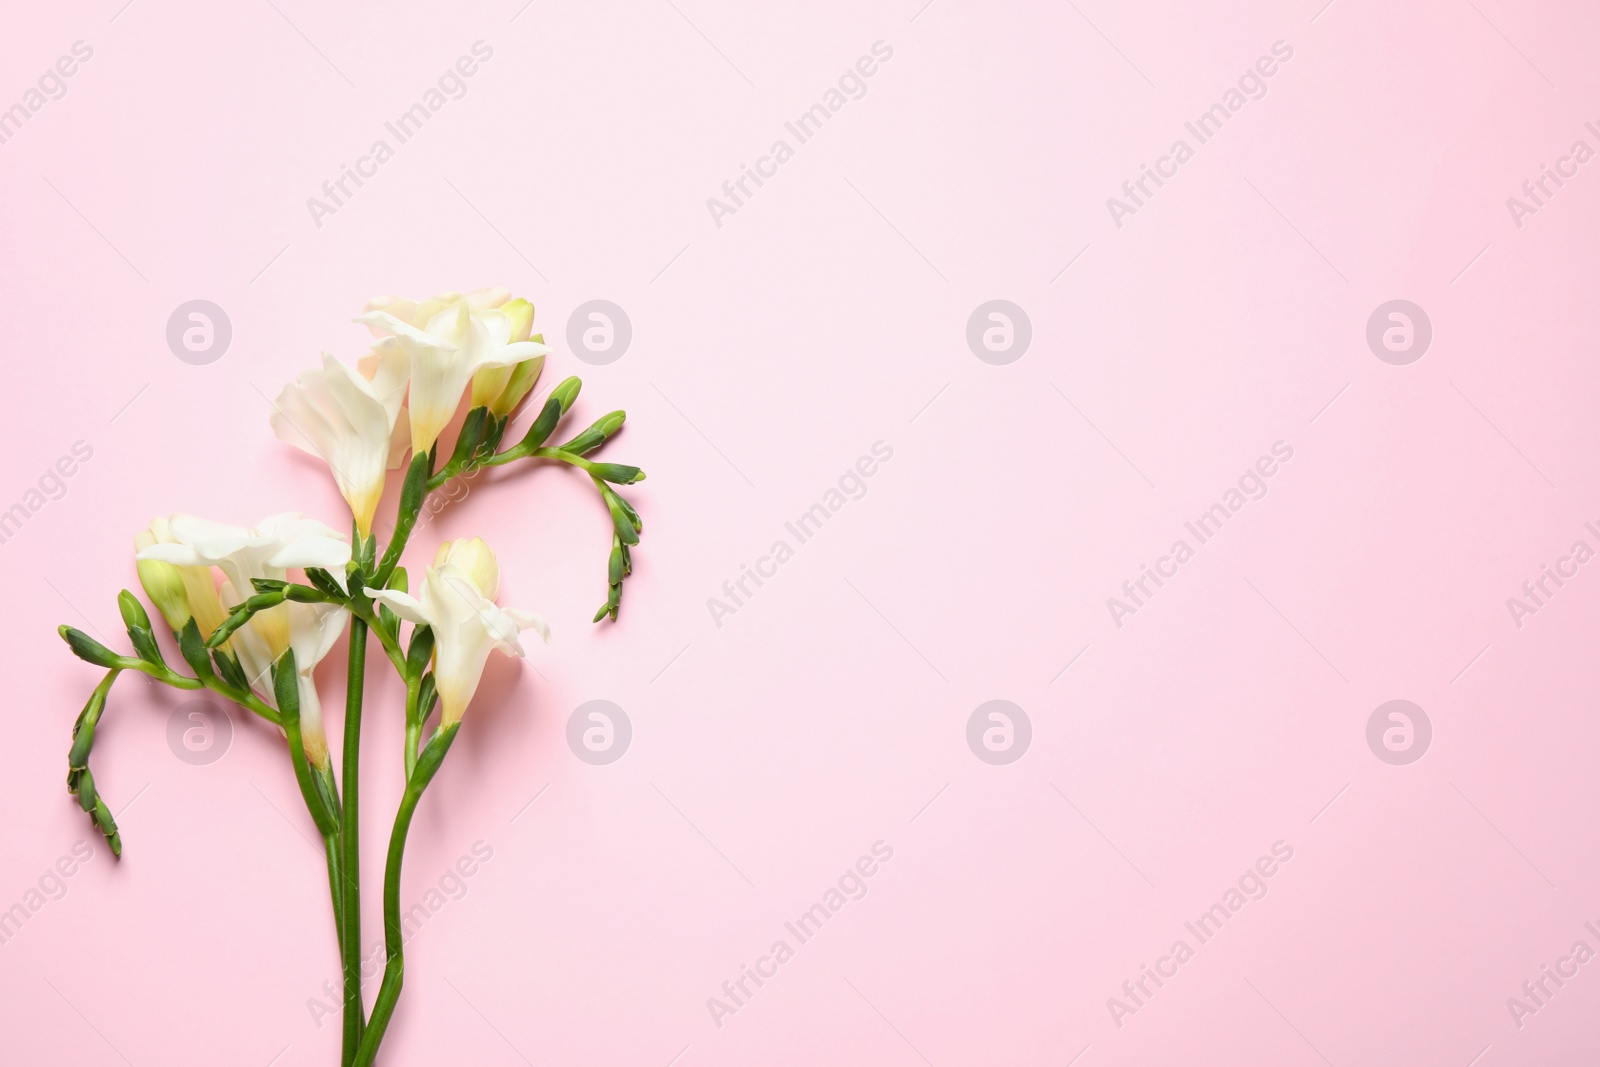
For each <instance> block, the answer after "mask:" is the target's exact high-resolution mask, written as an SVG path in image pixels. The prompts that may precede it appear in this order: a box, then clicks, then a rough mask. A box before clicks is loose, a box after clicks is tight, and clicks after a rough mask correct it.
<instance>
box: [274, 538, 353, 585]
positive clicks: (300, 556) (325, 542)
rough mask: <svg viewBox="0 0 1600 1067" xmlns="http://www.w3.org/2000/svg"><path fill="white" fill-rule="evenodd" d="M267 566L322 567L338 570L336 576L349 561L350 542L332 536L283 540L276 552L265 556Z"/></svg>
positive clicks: (285, 567)
mask: <svg viewBox="0 0 1600 1067" xmlns="http://www.w3.org/2000/svg"><path fill="white" fill-rule="evenodd" d="M266 562H267V566H269V567H278V568H281V569H284V570H287V569H289V568H290V567H323V568H326V569H327V570H329V571H338V572H340V573H339V574H335V575H334V577H335V578H337V577H339V576H340V574H342V573H343V571H344V565H345V564H346V563H349V562H350V544H349V542H347V541H344V540H341V539H336V538H332V537H316V536H312V537H300V538H296V539H295V540H292V541H285V542H283V544H282V547H280V548H279V549H278V550H277V551H276V552H274V553H273V554H272V555H270V556H268V557H267V561H266Z"/></svg>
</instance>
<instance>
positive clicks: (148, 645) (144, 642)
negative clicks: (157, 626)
mask: <svg viewBox="0 0 1600 1067" xmlns="http://www.w3.org/2000/svg"><path fill="white" fill-rule="evenodd" d="M128 640H130V641H132V642H133V650H134V651H135V652H137V653H139V658H140V659H142V660H144V661H145V662H146V663H153V664H155V665H156V666H157V667H165V666H166V665H167V661H166V660H164V659H162V658H161V646H160V645H158V644H156V635H155V634H153V633H151V632H150V631H149V630H148V629H147V628H145V627H143V626H130V627H128Z"/></svg>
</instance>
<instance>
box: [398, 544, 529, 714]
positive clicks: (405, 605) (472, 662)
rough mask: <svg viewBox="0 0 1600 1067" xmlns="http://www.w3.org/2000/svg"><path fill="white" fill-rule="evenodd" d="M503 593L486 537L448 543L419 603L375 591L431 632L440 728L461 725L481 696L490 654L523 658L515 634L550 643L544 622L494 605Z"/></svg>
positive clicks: (431, 569)
mask: <svg viewBox="0 0 1600 1067" xmlns="http://www.w3.org/2000/svg"><path fill="white" fill-rule="evenodd" d="M499 591H500V565H499V563H498V562H497V561H496V560H495V558H494V553H493V552H491V551H490V550H489V546H488V545H487V544H485V543H484V541H483V538H481V537H473V538H467V539H463V540H459V541H446V542H445V543H444V544H442V545H440V546H439V552H438V554H437V555H436V556H434V560H433V566H431V567H429V568H428V572H427V575H426V577H424V579H423V582H422V597H421V599H420V600H419V599H417V598H415V597H412V596H411V595H409V594H407V593H402V592H400V591H398V590H395V589H382V590H374V591H372V598H373V599H374V600H377V601H380V602H382V603H383V604H386V605H388V607H389V608H390V610H392V611H393V612H394V613H395V614H396V615H399V616H400V617H401V618H403V619H408V620H410V621H411V622H413V623H416V624H417V625H418V626H431V627H432V628H433V643H434V652H433V676H434V682H435V684H436V685H437V687H438V690H439V702H440V704H441V705H442V710H441V712H440V725H441V726H448V725H450V724H451V723H454V722H460V721H461V713H462V712H463V711H465V710H466V707H467V704H469V703H470V702H471V701H472V695H473V693H475V692H477V689H478V682H479V681H480V680H481V679H482V677H483V668H484V664H485V663H487V662H488V659H489V651H490V649H493V648H498V649H499V650H500V651H502V652H504V653H506V654H507V655H511V656H521V655H524V654H525V653H524V651H523V648H522V643H521V642H520V641H519V640H518V638H517V635H518V633H519V632H520V631H522V630H527V629H530V628H531V629H533V630H535V631H536V632H538V634H539V636H540V637H542V638H544V639H545V640H546V641H548V640H550V628H549V627H548V626H546V625H545V623H544V620H543V619H541V618H539V616H537V615H534V614H532V613H530V612H526V611H519V610H518V609H516V608H502V607H500V606H499V605H497V604H496V603H495V602H494V599H495V597H496V595H498V593H499Z"/></svg>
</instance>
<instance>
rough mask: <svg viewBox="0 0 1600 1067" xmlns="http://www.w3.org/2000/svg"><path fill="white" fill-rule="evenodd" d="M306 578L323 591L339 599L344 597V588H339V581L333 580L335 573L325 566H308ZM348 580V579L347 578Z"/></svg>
mask: <svg viewBox="0 0 1600 1067" xmlns="http://www.w3.org/2000/svg"><path fill="white" fill-rule="evenodd" d="M306 580H307V581H309V582H310V583H311V584H312V586H313V587H315V588H316V589H318V590H320V591H321V592H322V593H324V594H326V595H328V596H330V597H334V598H336V599H338V600H343V599H344V590H343V589H341V588H339V583H338V582H336V581H334V580H333V575H331V574H329V573H328V572H327V571H326V570H324V569H323V568H321V567H307V568H306ZM346 581H348V579H346Z"/></svg>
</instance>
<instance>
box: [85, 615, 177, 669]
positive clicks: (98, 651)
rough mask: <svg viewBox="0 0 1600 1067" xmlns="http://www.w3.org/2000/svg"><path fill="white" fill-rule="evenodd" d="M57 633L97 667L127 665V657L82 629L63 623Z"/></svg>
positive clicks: (86, 660)
mask: <svg viewBox="0 0 1600 1067" xmlns="http://www.w3.org/2000/svg"><path fill="white" fill-rule="evenodd" d="M190 621H193V620H190ZM56 633H58V634H60V635H61V638H62V640H64V641H66V643H67V647H68V648H70V649H72V654H73V655H74V656H77V657H78V658H79V659H81V660H83V661H85V662H87V663H93V664H94V665H95V666H96V667H123V666H126V665H127V662H128V661H127V657H125V656H119V655H117V654H116V653H115V652H113V651H111V650H110V649H109V648H107V647H106V646H105V645H102V644H101V643H100V642H99V641H96V640H95V639H94V638H92V637H90V636H89V635H88V634H86V633H84V632H83V631H82V630H79V629H76V628H75V627H71V626H66V625H62V626H58V627H57V628H56Z"/></svg>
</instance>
